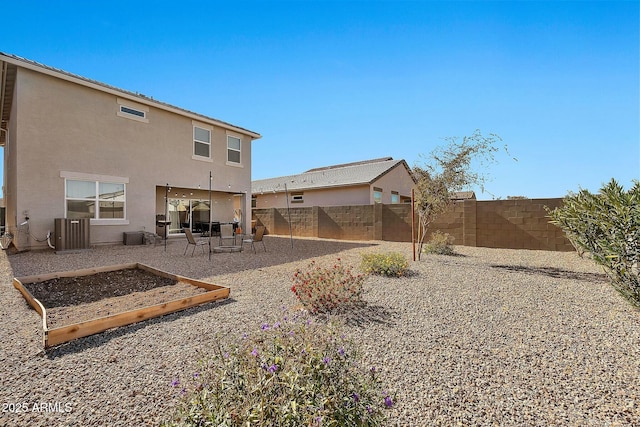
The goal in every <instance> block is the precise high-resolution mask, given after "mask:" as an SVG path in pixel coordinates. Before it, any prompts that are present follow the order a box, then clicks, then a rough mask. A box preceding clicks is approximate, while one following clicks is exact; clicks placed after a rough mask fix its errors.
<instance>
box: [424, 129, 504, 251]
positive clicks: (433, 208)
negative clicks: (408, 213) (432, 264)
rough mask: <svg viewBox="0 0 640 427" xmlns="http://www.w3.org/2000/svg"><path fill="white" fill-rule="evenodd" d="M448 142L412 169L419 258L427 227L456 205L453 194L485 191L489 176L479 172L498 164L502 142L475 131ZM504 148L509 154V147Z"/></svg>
mask: <svg viewBox="0 0 640 427" xmlns="http://www.w3.org/2000/svg"><path fill="white" fill-rule="evenodd" d="M445 141H446V143H447V144H446V145H445V146H443V147H437V148H436V149H434V150H433V151H432V152H431V154H430V155H429V157H428V158H427V159H426V161H425V160H423V161H422V163H420V164H418V165H416V166H414V167H413V173H414V176H415V178H416V180H417V184H416V198H415V207H416V210H417V211H418V215H419V221H420V224H419V228H418V242H419V251H418V259H420V256H421V254H422V246H423V244H424V240H425V235H426V232H427V228H428V227H429V225H430V224H431V223H432V222H433V221H434V220H435V219H436V218H437V217H438V216H439V215H440V214H442V213H443V212H445V211H446V210H448V209H449V208H450V207H451V206H452V205H453V203H454V202H453V200H452V196H453V195H454V193H455V192H457V191H462V190H464V189H468V188H469V187H473V186H478V187H480V189H481V190H482V191H484V184H485V182H486V181H487V175H486V174H485V173H483V172H480V171H484V170H486V167H487V166H488V165H489V164H491V163H495V157H494V154H495V153H496V152H497V151H499V150H500V148H499V147H497V146H496V144H498V143H501V142H502V138H500V136H498V135H496V134H493V133H492V134H489V136H486V137H485V136H483V135H482V133H481V132H480V130H476V131H475V132H474V133H473V134H472V135H470V136H465V137H463V138H462V139H460V138H458V137H448V138H445ZM504 149H505V151H506V149H507V147H506V145H505V146H504ZM514 160H515V159H514Z"/></svg>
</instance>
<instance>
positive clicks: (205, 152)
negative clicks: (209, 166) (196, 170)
mask: <svg viewBox="0 0 640 427" xmlns="http://www.w3.org/2000/svg"><path fill="white" fill-rule="evenodd" d="M193 155H194V156H197V157H205V158H207V159H209V158H211V130H210V129H206V128H204V127H200V126H195V125H194V126H193Z"/></svg>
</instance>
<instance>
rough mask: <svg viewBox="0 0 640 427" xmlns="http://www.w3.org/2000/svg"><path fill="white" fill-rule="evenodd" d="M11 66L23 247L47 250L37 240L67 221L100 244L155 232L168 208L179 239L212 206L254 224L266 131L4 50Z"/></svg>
mask: <svg viewBox="0 0 640 427" xmlns="http://www.w3.org/2000/svg"><path fill="white" fill-rule="evenodd" d="M0 69H1V76H0V77H1V80H0V81H1V87H0V118H1V120H2V121H1V123H0V145H2V146H3V147H4V187H3V195H4V203H5V206H6V225H7V229H8V230H9V231H12V232H14V233H15V234H16V235H15V238H14V244H15V245H16V246H17V247H18V249H20V250H23V249H30V248H37V247H45V246H46V243H45V242H38V241H37V240H41V239H42V238H43V237H44V236H46V234H47V231H49V230H53V227H54V220H55V219H56V218H90V238H91V244H109V243H118V242H120V243H121V242H122V241H123V232H127V231H151V232H155V231H157V228H156V225H157V224H156V216H157V215H166V217H167V221H170V224H169V226H168V228H167V230H168V232H169V235H171V234H179V233H180V232H181V228H182V227H192V228H194V227H196V226H197V225H198V224H201V223H202V222H206V221H208V220H209V211H211V215H212V219H213V220H214V221H220V222H226V221H233V220H239V221H240V222H241V223H242V224H243V225H244V224H245V223H246V222H247V221H249V220H250V215H247V214H246V213H248V212H250V209H251V200H250V196H249V194H250V191H251V142H252V141H253V140H255V139H258V138H260V134H258V133H256V132H252V131H250V130H247V129H244V128H242V127H239V126H235V125H232V124H229V123H225V122H223V121H220V120H217V119H214V118H210V117H206V116H203V115H201V114H197V113H194V112H191V111H187V110H184V109H181V108H178V107H175V106H172V105H169V104H166V103H163V102H160V101H157V100H155V99H153V98H150V97H146V96H143V95H139V94H137V93H133V92H129V91H125V90H122V89H118V88H115V87H112V86H109V85H106V84H103V83H100V82H97V81H94V80H90V79H87V78H84V77H81V76H77V75H74V74H71V73H68V72H65V71H62V70H59V69H56V68H52V67H49V66H45V65H43V64H40V63H37V62H33V61H30V60H27V59H24V58H20V57H17V56H14V55H9V54H2V53H0ZM210 172H211V173H212V177H213V178H212V179H211V180H210V178H209V177H210ZM210 183H211V188H212V190H213V193H212V201H211V205H209V187H210ZM167 196H168V197H167ZM27 218H28V220H27ZM25 224H26V228H25Z"/></svg>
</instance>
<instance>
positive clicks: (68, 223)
mask: <svg viewBox="0 0 640 427" xmlns="http://www.w3.org/2000/svg"><path fill="white" fill-rule="evenodd" d="M54 225H55V232H54V237H55V242H54V245H55V247H56V251H69V250H76V249H89V248H90V243H89V242H90V240H89V230H90V227H89V225H90V220H89V218H79V219H69V218H56V219H55V220H54Z"/></svg>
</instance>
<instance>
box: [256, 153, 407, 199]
mask: <svg viewBox="0 0 640 427" xmlns="http://www.w3.org/2000/svg"><path fill="white" fill-rule="evenodd" d="M396 167H404V168H406V169H407V172H408V173H409V175H410V176H411V177H412V179H413V175H412V174H411V169H409V166H408V165H407V162H405V161H404V160H393V158H392V157H383V158H380V159H373V160H365V161H361V162H354V163H345V164H340V165H333V166H325V167H320V168H314V169H309V170H308V171H306V172H303V173H301V174H298V175H288V176H279V177H276V178H267V179H260V180H256V181H252V182H251V192H252V193H262V192H267V191H268V192H273V191H275V192H276V193H279V192H284V191H285V189H284V185H285V183H286V184H287V190H289V191H300V190H310V189H320V188H331V187H344V186H352V185H363V184H372V183H373V182H375V181H376V180H377V179H378V178H380V177H381V176H383V175H384V174H386V173H388V172H389V171H390V170H392V169H394V168H396Z"/></svg>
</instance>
